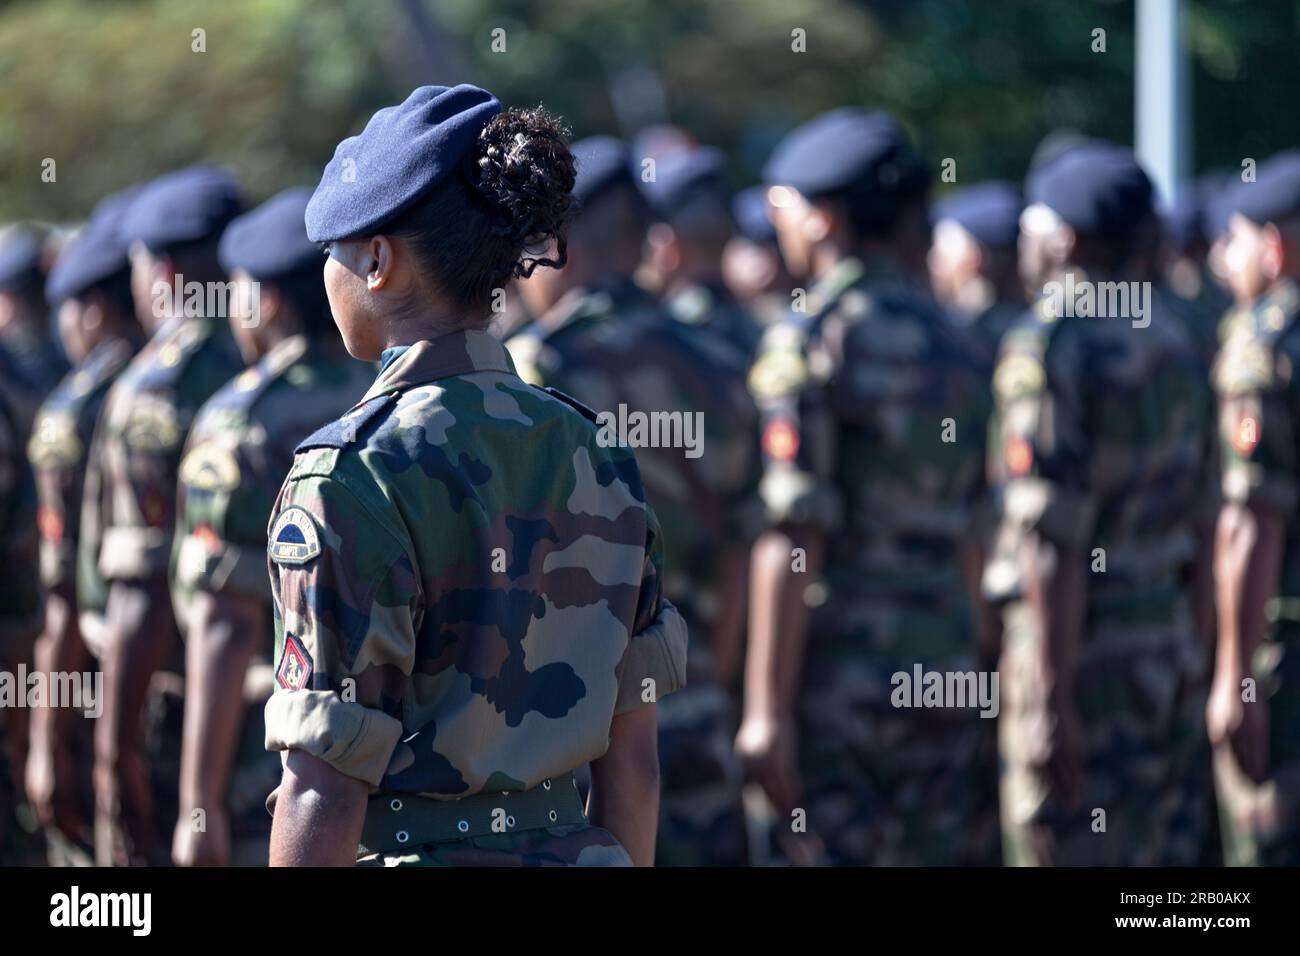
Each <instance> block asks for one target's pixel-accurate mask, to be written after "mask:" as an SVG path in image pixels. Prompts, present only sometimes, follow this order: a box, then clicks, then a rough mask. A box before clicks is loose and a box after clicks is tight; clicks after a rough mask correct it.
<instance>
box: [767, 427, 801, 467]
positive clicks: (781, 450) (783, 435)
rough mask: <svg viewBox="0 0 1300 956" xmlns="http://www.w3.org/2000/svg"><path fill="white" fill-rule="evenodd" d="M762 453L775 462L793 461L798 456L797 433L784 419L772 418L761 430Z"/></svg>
mask: <svg viewBox="0 0 1300 956" xmlns="http://www.w3.org/2000/svg"><path fill="white" fill-rule="evenodd" d="M763 451H765V452H767V455H768V457H769V458H773V459H775V460H777V461H794V459H795V456H796V455H798V454H799V432H798V431H796V430H795V427H794V425H792V424H791V423H790V422H788V421H787V420H785V419H784V418H774V419H772V421H771V422H769V423H768V426H767V428H765V429H763Z"/></svg>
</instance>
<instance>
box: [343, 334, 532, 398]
mask: <svg viewBox="0 0 1300 956" xmlns="http://www.w3.org/2000/svg"><path fill="white" fill-rule="evenodd" d="M470 372H509V373H510V374H511V375H514V374H517V373H516V372H515V366H514V363H513V362H511V361H510V355H509V354H508V353H507V352H506V349H505V346H504V345H502V344H501V343H500V342H499V341H497V339H495V338H493V337H492V336H491V335H490V334H488V333H487V332H485V331H482V330H479V329H462V330H460V331H457V332H448V333H447V334H446V335H440V336H438V338H436V339H433V340H425V341H422V342H416V343H415V344H414V345H412V346H411V347H410V348H409V349H407V350H406V351H405V352H403V353H402V354H401V355H400V356H398V357H397V359H396V360H394V361H393V362H392V363H391V364H390V365H389V366H388V367H387V368H385V369H384V370H383V372H381V373H380V375H379V378H378V379H376V380H375V384H374V385H371V386H370V390H369V391H368V392H366V395H365V397H364V398H363V399H362V400H361V401H362V402H363V403H364V402H367V401H369V400H370V399H372V398H374V397H375V396H377V395H385V394H387V393H389V392H400V391H404V390H406V389H409V388H414V387H415V386H417V385H425V384H427V383H429V382H434V381H437V380H438V379H440V378H452V377H453V376H456V375H466V374H468V373H470Z"/></svg>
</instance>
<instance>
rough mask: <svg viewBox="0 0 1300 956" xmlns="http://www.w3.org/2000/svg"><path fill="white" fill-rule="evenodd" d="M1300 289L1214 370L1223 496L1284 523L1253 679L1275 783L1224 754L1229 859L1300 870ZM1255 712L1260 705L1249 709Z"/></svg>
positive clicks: (1247, 323) (1221, 772)
mask: <svg viewBox="0 0 1300 956" xmlns="http://www.w3.org/2000/svg"><path fill="white" fill-rule="evenodd" d="M1298 330H1300V287H1297V285H1296V284H1295V283H1294V282H1292V281H1283V282H1281V283H1279V284H1278V285H1277V286H1275V287H1274V288H1273V289H1272V290H1270V291H1269V292H1268V293H1267V294H1266V295H1265V296H1264V297H1262V298H1261V300H1260V301H1259V302H1258V303H1257V304H1256V306H1255V308H1254V309H1253V310H1251V311H1250V312H1249V313H1246V314H1244V315H1242V316H1240V317H1239V319H1238V321H1237V322H1236V323H1235V324H1234V326H1233V331H1232V334H1231V335H1230V336H1229V338H1228V340H1227V342H1225V344H1224V347H1223V351H1222V353H1221V354H1220V357H1219V361H1218V364H1217V365H1216V367H1215V371H1214V384H1215V388H1216V390H1217V392H1218V396H1219V410H1220V411H1219V436H1220V454H1221V456H1222V462H1223V496H1224V498H1225V499H1227V500H1229V501H1233V502H1237V503H1239V504H1249V505H1260V506H1264V507H1269V508H1272V509H1275V510H1276V511H1277V512H1278V513H1280V514H1281V515H1282V516H1283V517H1284V519H1285V527H1286V531H1285V539H1284V543H1283V550H1282V567H1281V574H1280V575H1279V580H1278V590H1277V594H1276V596H1275V597H1274V598H1273V599H1272V600H1271V601H1270V602H1269V603H1268V605H1267V606H1266V608H1265V610H1266V613H1267V616H1268V619H1269V621H1270V629H1269V632H1268V633H1267V634H1266V635H1265V636H1264V639H1263V640H1262V641H1261V642H1260V644H1259V646H1258V647H1257V648H1256V650H1255V654H1254V659H1253V661H1252V668H1251V676H1253V677H1254V678H1255V681H1256V692H1257V702H1258V704H1259V705H1262V706H1266V707H1267V708H1268V731H1269V752H1268V767H1269V776H1268V779H1267V780H1266V781H1264V782H1263V783H1262V784H1256V783H1254V782H1252V781H1251V780H1250V779H1249V778H1247V777H1246V776H1245V774H1244V773H1242V771H1241V769H1240V767H1239V766H1238V764H1237V762H1236V759H1235V758H1234V756H1233V755H1232V753H1231V750H1230V749H1229V748H1226V747H1225V748H1223V750H1222V752H1220V753H1216V754H1215V771H1216V774H1215V776H1216V784H1217V787H1218V794H1219V804H1220V815H1221V817H1222V831H1223V841H1224V855H1225V858H1226V860H1227V862H1228V863H1230V864H1233V865H1265V866H1296V865H1300V694H1297V693H1296V692H1295V689H1296V688H1297V687H1300V514H1298V512H1297V504H1298V502H1300V444H1297V442H1298V441H1300V383H1298V382H1297V381H1296V378H1295V372H1294V370H1295V369H1296V367H1297V362H1300V334H1298ZM1244 706H1246V707H1251V706H1256V704H1255V703H1246V704H1244Z"/></svg>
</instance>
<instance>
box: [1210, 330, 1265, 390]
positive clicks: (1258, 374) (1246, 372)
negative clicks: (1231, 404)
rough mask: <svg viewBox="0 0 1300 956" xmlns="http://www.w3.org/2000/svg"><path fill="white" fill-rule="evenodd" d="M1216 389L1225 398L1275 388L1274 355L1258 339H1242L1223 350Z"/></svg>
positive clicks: (1218, 364) (1216, 376)
mask: <svg viewBox="0 0 1300 956" xmlns="http://www.w3.org/2000/svg"><path fill="white" fill-rule="evenodd" d="M1214 385H1215V387H1216V388H1217V389H1218V390H1219V392H1220V393H1221V394H1223V395H1243V394H1245V393H1247V392H1257V391H1267V390H1268V389H1270V388H1272V387H1273V354H1272V352H1271V350H1270V349H1269V347H1268V346H1267V345H1266V344H1265V343H1264V342H1262V341H1260V340H1259V339H1257V338H1254V337H1250V338H1247V337H1244V336H1242V337H1240V338H1237V339H1234V340H1233V341H1232V342H1230V343H1228V344H1227V345H1225V346H1224V347H1223V351H1222V353H1221V354H1220V356H1219V360H1218V362H1217V363H1216V365H1215V369H1214Z"/></svg>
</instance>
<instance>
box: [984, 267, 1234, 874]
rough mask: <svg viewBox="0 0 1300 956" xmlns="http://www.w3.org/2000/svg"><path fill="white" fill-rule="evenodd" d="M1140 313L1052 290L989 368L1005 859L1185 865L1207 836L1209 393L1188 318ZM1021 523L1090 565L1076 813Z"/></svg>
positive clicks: (990, 580)
mask: <svg viewBox="0 0 1300 956" xmlns="http://www.w3.org/2000/svg"><path fill="white" fill-rule="evenodd" d="M1075 281H1076V283H1077V282H1078V281H1079V277H1078V276H1076V280H1075ZM1149 318H1150V324H1149V325H1148V326H1147V327H1135V326H1134V324H1133V322H1132V321H1131V319H1129V318H1127V317H1092V316H1080V315H1075V316H1071V317H1065V318H1058V317H1057V316H1056V315H1055V313H1054V311H1053V309H1052V307H1051V304H1050V302H1049V301H1048V300H1046V299H1044V300H1042V301H1040V302H1039V303H1038V304H1037V305H1036V306H1035V307H1034V308H1033V309H1032V310H1030V311H1029V312H1028V313H1027V314H1026V316H1025V317H1024V319H1023V320H1022V321H1021V322H1020V323H1018V324H1017V325H1016V326H1015V327H1014V328H1013V329H1012V330H1011V331H1010V332H1009V333H1008V334H1007V336H1006V338H1005V339H1004V341H1003V348H1002V353H1001V356H1000V358H999V361H998V366H997V369H996V371H995V373H994V378H993V384H994V393H995V396H996V400H997V412H996V415H995V418H994V422H993V424H992V426H991V428H990V440H989V468H990V472H991V474H992V475H993V477H994V480H995V482H996V485H997V488H998V491H999V492H1000V495H1001V506H1002V508H1001V511H1002V513H1001V519H1002V520H1001V526H1000V529H999V538H998V550H997V553H996V554H995V557H994V560H993V561H992V562H991V564H990V565H989V567H988V568H987V569H986V573H985V579H984V584H985V589H986V591H987V592H988V593H989V595H990V597H992V598H993V599H995V600H999V601H1003V602H1005V603H1004V613H1003V620H1004V637H1003V652H1002V661H1001V666H1000V672H1001V683H1002V713H1001V715H1000V718H999V727H998V733H999V751H1000V755H1001V764H1002V781H1001V799H1002V822H1003V841H1004V852H1005V854H1006V862H1007V863H1008V864H1013V865H1046V864H1055V865H1110V866H1122V865H1157V864H1158V865H1179V864H1183V865H1190V864H1192V863H1194V862H1195V861H1196V859H1197V854H1198V852H1199V849H1200V846H1201V843H1202V841H1203V838H1204V835H1205V832H1206V826H1207V817H1208V799H1207V798H1208V783H1207V781H1208V766H1209V764H1208V753H1207V745H1206V743H1205V739H1206V738H1205V726H1204V707H1205V692H1206V683H1207V679H1208V663H1209V661H1208V657H1209V654H1208V649H1207V648H1206V647H1205V645H1204V642H1203V640H1202V639H1201V638H1200V637H1198V635H1197V634H1196V630H1195V623H1194V620H1193V615H1192V608H1191V592H1190V576H1191V570H1192V563H1193V558H1194V557H1195V554H1196V551H1197V548H1198V545H1199V541H1200V535H1201V534H1202V533H1203V532H1204V531H1205V529H1206V528H1207V527H1208V522H1209V521H1210V520H1211V516H1212V515H1213V507H1212V506H1208V505H1207V501H1209V502H1211V503H1212V502H1213V500H1214V497H1213V494H1212V493H1210V492H1209V491H1207V489H1209V488H1211V487H1212V485H1213V482H1212V481H1211V480H1209V477H1208V475H1207V471H1209V470H1210V469H1211V468H1212V461H1213V456H1212V454H1211V449H1212V445H1213V431H1212V428H1213V409H1212V397H1211V395H1210V392H1209V389H1208V387H1207V384H1206V378H1205V375H1204V370H1203V367H1202V365H1201V363H1200V361H1199V358H1198V356H1197V354H1196V351H1195V348H1194V345H1193V343H1192V341H1191V339H1190V336H1189V334H1188V331H1187V328H1186V326H1185V325H1184V323H1183V322H1182V321H1181V320H1180V319H1179V318H1178V317H1177V316H1175V315H1173V314H1172V313H1170V312H1169V311H1168V310H1166V309H1164V308H1162V307H1161V305H1160V300H1159V299H1156V300H1155V301H1154V302H1153V314H1152V315H1150V316H1149ZM1031 532H1033V533H1035V534H1037V535H1039V536H1041V537H1042V538H1043V539H1045V540H1047V541H1050V542H1052V543H1054V544H1056V545H1057V546H1058V547H1061V548H1063V549H1066V551H1067V553H1072V554H1074V555H1076V556H1077V558H1078V560H1081V561H1086V562H1088V569H1089V570H1088V574H1087V579H1086V582H1085V587H1086V596H1085V609H1084V621H1083V626H1082V634H1081V642H1082V643H1081V647H1080V648H1079V653H1078V660H1077V670H1076V676H1075V678H1074V683H1073V687H1074V691H1073V698H1074V704H1075V707H1076V710H1077V713H1078V717H1079V720H1080V724H1081V732H1082V738H1083V740H1082V750H1083V753H1082V758H1083V772H1084V782H1083V792H1082V798H1081V801H1080V803H1079V804H1078V805H1076V806H1064V805H1062V801H1061V800H1060V799H1059V798H1058V796H1057V795H1056V794H1055V793H1054V792H1053V790H1052V788H1051V787H1050V786H1049V784H1048V781H1047V776H1046V770H1045V762H1046V761H1047V759H1048V758H1049V756H1050V753H1051V746H1052V744H1051V741H1050V738H1049V734H1050V732H1051V730H1052V727H1053V726H1054V723H1055V719H1056V718H1055V715H1054V711H1053V710H1052V708H1051V706H1050V704H1049V700H1048V698H1047V694H1046V692H1045V690H1044V688H1045V687H1046V686H1047V683H1048V681H1047V680H1046V677H1045V674H1044V668H1045V667H1046V663H1045V660H1046V656H1045V647H1044V637H1043V635H1042V634H1041V632H1040V631H1039V630H1038V628H1037V626H1036V625H1035V624H1034V623H1033V619H1032V615H1031V613H1030V610H1029V608H1028V606H1027V605H1026V604H1025V603H1024V601H1023V597H1022V594H1021V582H1020V580H1019V571H1018V566H1017V562H1016V555H1017V553H1018V550H1019V547H1020V545H1021V542H1022V541H1023V540H1024V538H1025V536H1026V535H1028V534H1029V533H1031ZM1103 814H1104V816H1103Z"/></svg>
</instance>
